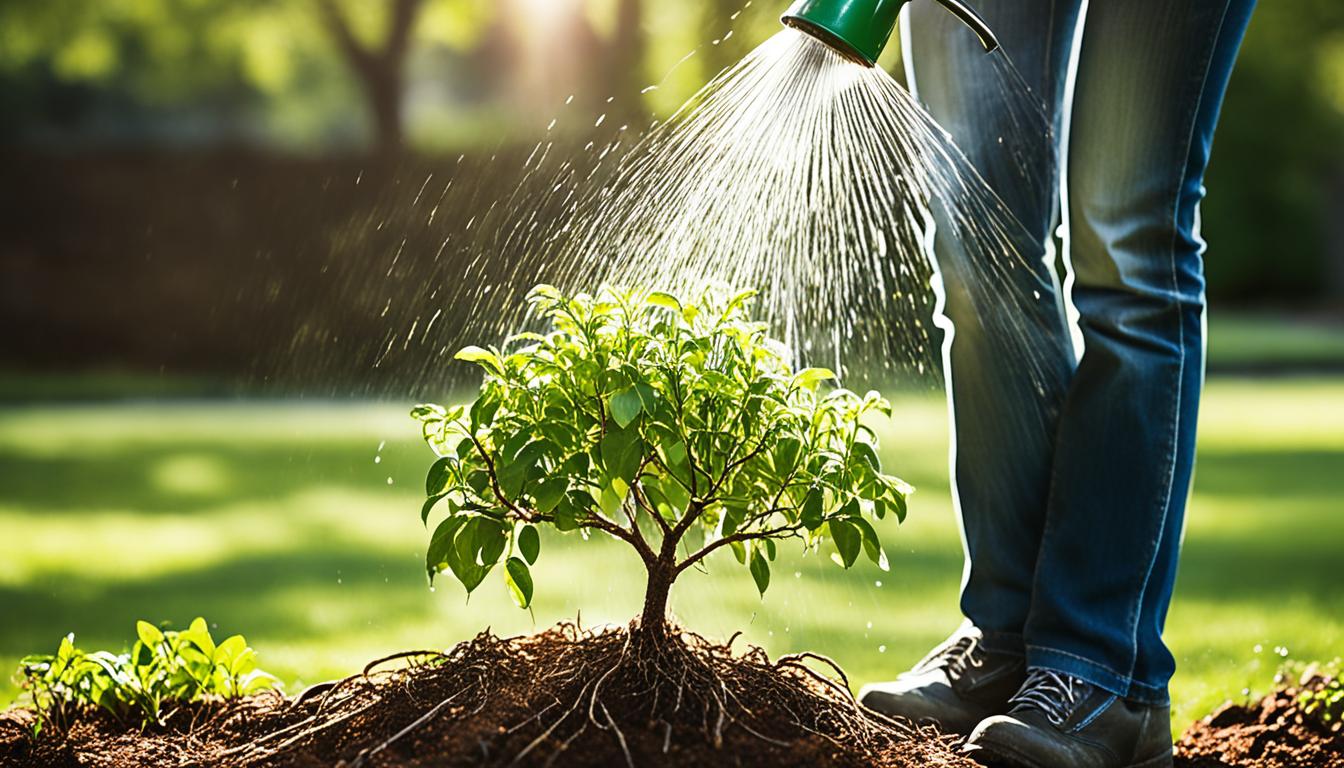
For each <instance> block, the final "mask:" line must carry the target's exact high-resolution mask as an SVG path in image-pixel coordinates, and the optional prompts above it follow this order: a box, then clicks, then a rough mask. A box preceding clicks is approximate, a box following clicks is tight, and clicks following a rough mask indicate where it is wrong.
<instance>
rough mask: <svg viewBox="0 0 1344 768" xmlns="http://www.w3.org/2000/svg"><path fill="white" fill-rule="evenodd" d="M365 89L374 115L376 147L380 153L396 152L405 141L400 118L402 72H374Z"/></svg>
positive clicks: (366, 82)
mask: <svg viewBox="0 0 1344 768" xmlns="http://www.w3.org/2000/svg"><path fill="white" fill-rule="evenodd" d="M398 69H399V68H398ZM364 90H365V96H366V97H367V98H368V103H369V112H370V115H371V117H372V118H373V128H374V141H375V142H376V144H375V147H376V149H377V151H378V153H379V154H382V155H395V154H397V153H398V152H400V151H401V148H402V144H403V142H404V141H405V137H404V135H403V131H402V120H401V97H402V78H401V72H400V71H392V72H386V71H378V72H374V73H371V74H370V75H369V76H368V77H367V78H365V81H364Z"/></svg>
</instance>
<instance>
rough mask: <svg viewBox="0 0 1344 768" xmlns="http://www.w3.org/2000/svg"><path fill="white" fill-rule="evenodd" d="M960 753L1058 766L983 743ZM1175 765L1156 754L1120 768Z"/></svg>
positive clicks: (1027, 766)
mask: <svg viewBox="0 0 1344 768" xmlns="http://www.w3.org/2000/svg"><path fill="white" fill-rule="evenodd" d="M961 753H962V754H963V755H966V756H967V757H971V758H975V759H980V758H987V759H990V760H994V761H997V762H996V763H993V764H998V763H1005V764H1007V765H1009V766H1012V768H1059V766H1054V765H1046V764H1044V763H1038V762H1036V761H1035V760H1032V759H1031V758H1029V757H1027V756H1026V755H1023V754H1021V753H1019V752H1017V751H1016V750H1014V749H1012V748H1008V747H1001V746H988V745H984V744H967V745H966V746H964V747H962V749H961ZM1174 765H1175V758H1174V757H1173V756H1172V755H1171V754H1165V755H1158V756H1157V757H1154V758H1151V759H1149V760H1142V761H1139V762H1137V763H1130V764H1129V765H1126V766H1123V767H1122V768H1172V766H1174Z"/></svg>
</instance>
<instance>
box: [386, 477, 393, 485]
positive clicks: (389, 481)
mask: <svg viewBox="0 0 1344 768" xmlns="http://www.w3.org/2000/svg"><path fill="white" fill-rule="evenodd" d="M387 484H388V485H391V484H392V478H390V477H389V478H387Z"/></svg>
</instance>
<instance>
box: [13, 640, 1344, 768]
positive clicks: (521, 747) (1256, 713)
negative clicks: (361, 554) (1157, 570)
mask: <svg viewBox="0 0 1344 768" xmlns="http://www.w3.org/2000/svg"><path fill="white" fill-rule="evenodd" d="M1296 696H1297V691H1295V690H1285V691H1281V692H1279V693H1277V694H1274V695H1272V696H1269V697H1266V698H1265V699H1263V700H1262V701H1260V702H1258V703H1255V704H1250V705H1236V704H1230V703H1229V704H1227V705H1226V706H1224V707H1222V708H1220V709H1219V710H1218V711H1217V712H1215V713H1214V714H1212V715H1210V716H1209V717H1207V718H1205V719H1203V720H1201V721H1200V722H1198V723H1195V724H1194V725H1192V726H1191V727H1190V728H1189V730H1187V731H1186V733H1185V735H1184V736H1183V737H1182V738H1181V740H1180V742H1179V743H1178V744H1177V746H1176V751H1177V758H1176V765H1177V768H1233V767H1236V768H1243V767H1244V768H1344V732H1342V731H1341V728H1340V725H1339V724H1338V723H1335V724H1333V725H1326V724H1323V723H1322V722H1320V721H1319V720H1317V719H1315V718H1312V717H1308V716H1306V715H1304V714H1303V713H1302V712H1301V710H1300V709H1299V707H1298V705H1297V704H1296V701H1295V699H1296ZM61 714H62V715H64V720H65V722H66V723H68V725H66V726H65V727H60V728H57V727H54V726H53V725H48V726H47V727H46V729H45V730H44V731H43V733H42V735H41V736H40V737H39V738H36V739H34V738H32V737H31V733H32V730H33V725H34V722H35V720H34V715H33V713H31V712H29V711H27V710H22V709H14V710H11V711H9V712H5V713H0V765H3V766H15V768H36V767H37V766H42V767H44V768H64V767H65V766H81V767H82V766H89V767H97V768H123V767H125V768H130V767H131V766H136V767H138V766H148V765H173V766H277V767H278V766H301V767H303V768H307V767H308V766H314V767H315V766H332V765H337V766H346V767H347V768H355V767H356V766H502V765H523V766H576V767H578V768H587V767H589V766H592V767H593V768H597V767H598V766H602V767H604V768H605V767H606V766H620V765H631V766H650V765H651V766H668V767H669V768H682V767H683V766H684V767H686V768H690V767H691V766H748V765H755V766H764V765H768V766H779V767H781V768H793V767H795V766H796V767H797V768H803V767H804V766H841V767H844V768H861V767H862V768H868V767H874V768H915V767H916V766H920V767H928V768H971V767H972V766H975V765H976V764H975V763H974V762H972V761H970V760H968V759H966V758H964V757H961V756H959V755H958V754H957V753H956V747H957V746H958V743H957V739H955V738H953V737H948V736H943V735H941V734H939V733H938V732H937V731H935V730H933V729H931V728H923V727H915V726H911V725H909V724H907V723H903V722H899V721H895V720H889V719H886V718H883V717H882V716H880V715H878V714H876V713H873V712H870V711H868V710H864V709H862V708H860V707H859V706H858V705H857V703H856V702H855V701H854V698H853V697H852V695H851V694H850V693H849V684H848V680H846V679H845V677H844V673H843V672H842V671H841V670H840V669H839V668H838V667H835V666H834V665H833V664H831V663H830V662H829V661H828V660H826V659H825V658H823V657H820V656H813V655H811V654H800V655H794V656H785V657H781V658H779V659H774V660H771V659H769V658H768V657H766V655H765V653H764V652H763V651H761V650H760V649H759V648H754V647H745V648H739V649H736V650H734V649H733V648H732V642H731V641H730V642H729V644H727V645H721V644H715V643H711V642H709V641H707V640H705V639H703V638H701V637H699V636H698V635H695V634H692V633H687V632H676V633H674V634H672V635H671V636H666V637H660V638H656V639H653V640H650V639H649V638H645V637H641V636H640V635H639V634H638V633H632V632H631V631H629V630H627V629H610V628H608V629H604V630H602V631H586V630H582V629H580V628H579V627H577V626H575V625H572V624H565V625H561V626H559V627H556V628H554V629H551V630H549V631H547V632H543V633H541V634H538V635H530V636H525V637H516V638H508V639H501V638H498V637H495V636H494V635H492V634H489V633H488V632H487V633H483V634H481V635H479V636H477V637H476V638H475V639H473V640H471V641H469V642H466V643H462V644H461V645H458V646H457V647H455V648H453V649H452V650H450V651H447V652H446V653H445V652H438V651H423V652H411V653H405V654H399V655H397V656H393V657H390V658H387V659H380V660H378V661H375V662H372V663H370V664H369V665H368V666H367V667H366V668H365V669H364V670H363V671H361V672H360V673H359V674H356V675H352V676H351V677H348V678H345V679H344V680H339V681H332V682H330V683H324V684H320V685H317V686H312V687H310V688H308V689H307V690H305V691H304V692H302V693H300V694H299V695H297V696H295V697H292V698H287V697H285V696H283V695H281V694H279V693H274V692H272V693H267V694H264V695H260V696H255V697H251V698H248V699H243V700H240V701H232V702H225V701H209V702H201V703H196V704H192V705H187V706H182V707H178V708H177V709H175V710H172V711H170V712H169V713H168V714H167V716H166V717H165V721H164V723H163V724H162V725H159V726H154V727H151V728H148V729H145V730H144V731H141V730H140V729H139V728H138V727H135V726H128V725H126V724H124V723H120V722H118V721H116V720H115V719H113V718H112V717H111V716H110V715H108V714H106V713H102V712H91V711H69V712H64V713H61Z"/></svg>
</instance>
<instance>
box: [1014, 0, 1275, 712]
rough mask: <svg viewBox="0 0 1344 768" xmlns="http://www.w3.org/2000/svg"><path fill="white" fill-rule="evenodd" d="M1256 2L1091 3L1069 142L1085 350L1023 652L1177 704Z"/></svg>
mask: <svg viewBox="0 0 1344 768" xmlns="http://www.w3.org/2000/svg"><path fill="white" fill-rule="evenodd" d="M1253 6H1254V0H1124V2H1093V3H1092V4H1091V7H1090V9H1089V10H1088V16H1087V19H1086V21H1085V22H1084V31H1083V40H1082V47H1081V51H1080V58H1079V61H1078V72H1077V88H1076V96H1075V98H1074V103H1073V116H1072V127H1071V134H1070V142H1069V152H1068V160H1067V163H1068V167H1067V171H1066V174H1067V191H1068V208H1069V210H1068V221H1069V229H1070V244H1069V250H1068V254H1067V255H1068V257H1069V260H1070V278H1069V280H1070V283H1071V290H1070V297H1071V299H1072V302H1073V304H1074V307H1075V308H1076V310H1077V312H1078V314H1079V326H1080V330H1081V332H1082V335H1083V341H1084V352H1083V355H1082V358H1081V359H1080V361H1079V365H1078V369H1077V372H1076V373H1075V376H1074V379H1073V382H1072V385H1071V387H1070V389H1069V393H1068V397H1067V399H1066V400H1065V404H1064V411H1063V414H1062V415H1061V418H1060V428H1059V434H1058V440H1057V443H1056V450H1055V457H1054V472H1053V482H1052V487H1051V492H1050V502H1049V511H1048V514H1047V521H1046V527H1045V534H1044V538H1043V540H1042V546H1041V551H1040V555H1039V560H1038V563H1037V569H1036V581H1035V589H1034V591H1033V594H1032V609H1031V614H1030V616H1029V618H1028V621H1027V625H1026V642H1027V647H1028V663H1029V664H1030V665H1032V666H1037V667H1045V668H1050V669H1056V670H1059V671H1063V672H1067V673H1070V674H1073V675H1076V676H1078V677H1082V678H1084V679H1086V680H1088V681H1089V682H1092V683H1094V684H1096V685H1098V686H1100V687H1102V688H1104V689H1106V690H1109V691H1111V692H1113V693H1115V694H1117V695H1120V696H1126V697H1129V698H1131V699H1135V700H1140V701H1147V702H1152V703H1164V702H1166V701H1168V693H1167V685H1168V683H1169V681H1170V679H1171V676H1172V673H1173V672H1174V671H1175V662H1174V659H1173V658H1172V655H1171V653H1170V652H1169V651H1168V650H1167V648H1166V646H1165V645H1164V644H1163V642H1162V637H1161V633H1162V628H1163V623H1164V621H1165V618H1166V611H1167V606H1168V604H1169V603H1170V600H1171V594H1172V589H1173V585H1174V582H1175V573H1176V561H1177V556H1178V550H1179V546H1180V537H1181V532H1182V526H1183V521H1184V513H1185V503H1186V499H1187V496H1188V493H1189V487H1190V481H1191V475H1192V471H1193V464H1194V452H1195V419H1196V415H1197V413H1198V408H1199V397H1200V390H1201V388H1202V384H1203V366H1204V360H1203V346H1204V343H1203V342H1204V339H1203V310H1204V278H1203V259H1202V256H1203V250H1204V244H1203V242H1202V240H1201V239H1200V237H1199V234H1198V231H1197V228H1196V224H1195V222H1196V218H1197V208H1198V205H1199V201H1200V199H1201V197H1202V195H1203V187H1202V179H1203V175H1204V169H1205V166H1206V164H1207V162H1208V158H1209V152H1210V147H1211V143H1212V139H1213V132H1214V126H1215V125H1216V123H1217V119H1218V111H1219V106H1220V104H1221V102H1222V98H1223V94H1224V91H1225V89H1226V85H1227V81H1228V77H1229V75H1230V73H1231V70H1232V64H1233V61H1234V60H1235V58H1236V53H1237V49H1238V47H1239V45H1240V40H1241V38H1242V36H1243V33H1244V31H1245V28H1246V24H1247V22H1248V21H1249V18H1250V14H1251V10H1252V8H1253Z"/></svg>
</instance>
